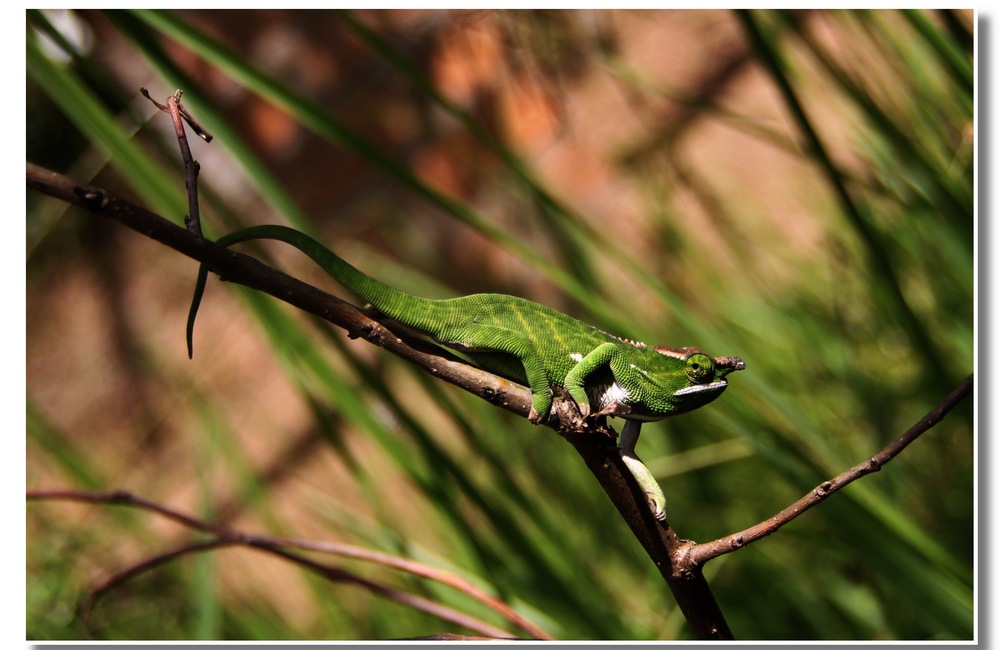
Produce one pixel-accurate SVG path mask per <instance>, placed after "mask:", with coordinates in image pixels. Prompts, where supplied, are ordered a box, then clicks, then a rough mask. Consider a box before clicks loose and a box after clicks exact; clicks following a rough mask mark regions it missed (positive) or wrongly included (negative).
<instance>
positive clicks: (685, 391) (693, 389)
mask: <svg viewBox="0 0 1000 650" xmlns="http://www.w3.org/2000/svg"><path fill="white" fill-rule="evenodd" d="M728 385H729V382H727V381H726V380H725V379H720V380H719V381H713V382H712V383H711V384H701V385H698V386H688V387H687V388H682V389H680V390H678V391H674V397H677V396H679V395H692V394H694V393H704V392H706V391H716V390H719V391H721V390H722V389H723V388H725V387H726V386H728Z"/></svg>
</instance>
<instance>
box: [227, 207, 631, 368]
mask: <svg viewBox="0 0 1000 650" xmlns="http://www.w3.org/2000/svg"><path fill="white" fill-rule="evenodd" d="M252 239H275V240H278V241H282V242H285V243H287V244H290V245H292V246H294V247H296V248H298V249H299V250H300V251H302V252H303V253H305V254H306V255H308V256H309V257H310V258H312V260H313V261H315V262H316V263H317V264H319V265H320V266H321V267H323V269H324V270H325V271H326V272H327V273H329V274H330V276H331V277H333V278H334V279H336V280H337V281H338V282H340V283H341V284H342V285H343V286H344V287H345V288H346V289H348V290H349V291H350V292H351V293H353V294H355V295H356V296H358V297H359V298H360V299H362V300H364V301H365V302H367V303H369V304H370V305H371V306H373V307H374V308H375V309H377V310H378V311H379V312H381V313H383V314H385V315H386V316H388V317H389V318H391V319H393V320H395V321H397V322H399V323H402V324H403V325H405V326H407V327H410V328H412V329H414V330H417V331H419V332H422V333H424V334H427V335H428V336H430V337H432V338H434V339H435V340H437V341H438V342H440V343H442V344H444V345H447V346H448V347H451V348H454V349H456V350H458V351H461V352H463V353H465V354H466V355H467V356H468V357H470V358H471V359H472V360H473V361H475V362H477V363H478V364H479V365H481V366H482V367H483V368H485V369H487V370H490V371H492V372H495V373H497V374H500V375H502V376H505V377H507V378H509V379H512V380H514V381H517V382H521V383H526V379H527V378H526V376H525V372H524V368H523V365H522V363H521V361H520V360H522V359H523V358H524V356H525V355H529V354H530V355H535V356H537V357H538V358H540V359H541V360H542V362H543V363H542V365H543V366H544V368H545V372H546V374H547V375H548V379H549V384H550V385H556V384H560V383H561V382H562V379H563V378H564V377H565V376H566V373H567V372H569V370H570V368H572V367H573V366H574V365H575V364H576V363H577V362H578V361H579V360H580V358H581V357H582V356H583V355H586V354H587V353H588V352H589V351H591V350H593V349H594V348H595V347H597V346H598V345H600V344H601V343H605V342H608V341H617V340H618V339H616V338H614V337H612V336H611V335H609V334H605V333H604V332H601V331H600V330H598V329H596V328H594V327H591V326H590V325H586V324H585V323H582V322H580V321H578V320H576V319H575V318H572V317H570V316H567V315H566V314H563V313H560V312H558V311H556V310H554V309H549V308H548V307H545V306H543V305H539V304H538V303H534V302H531V301H529V300H525V299H523V298H518V297H516V296H508V295H504V294H493V293H489V294H474V295H470V296H463V297H460V298H452V299H446V300H430V299H427V298H420V297H417V296H412V295H410V294H408V293H406V292H404V291H400V290H399V289H396V288H394V287H391V286H389V285H387V284H385V283H384V282H380V281H379V280H376V279H375V278H372V277H370V276H368V275H366V274H364V273H362V272H361V271H359V270H358V269H356V268H354V267H353V266H351V265H350V264H348V263H347V262H346V261H344V260H343V259H341V258H340V257H339V256H337V255H336V254H335V253H333V252H332V251H330V250H329V249H327V248H326V247H325V246H323V245H322V244H321V243H319V242H318V241H316V240H315V239H313V238H312V237H310V236H309V235H306V234H305V233H302V232H299V231H297V230H294V229H292V228H287V227H285V226H276V225H265V226H254V227H252V228H246V229H243V230H239V231H236V232H233V233H230V234H229V235H226V236H224V237H222V238H220V239H219V241H218V243H219V244H220V245H223V246H231V245H233V244H236V243H239V242H244V241H248V240H252Z"/></svg>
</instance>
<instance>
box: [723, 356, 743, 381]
mask: <svg viewBox="0 0 1000 650" xmlns="http://www.w3.org/2000/svg"><path fill="white" fill-rule="evenodd" d="M746 367H747V364H745V363H743V359H740V358H739V357H715V368H716V370H718V371H720V372H722V376H723V377H725V376H726V375H728V374H729V373H731V372H735V371H737V370H746Z"/></svg>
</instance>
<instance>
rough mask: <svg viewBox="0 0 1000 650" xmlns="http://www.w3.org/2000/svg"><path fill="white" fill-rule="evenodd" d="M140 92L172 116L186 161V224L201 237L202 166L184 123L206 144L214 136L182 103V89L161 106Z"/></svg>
mask: <svg viewBox="0 0 1000 650" xmlns="http://www.w3.org/2000/svg"><path fill="white" fill-rule="evenodd" d="M139 92H141V93H142V96H143V97H145V98H146V99H148V100H149V101H151V102H153V105H154V106H156V107H157V108H158V109H160V110H161V111H163V112H164V113H167V114H168V115H170V119H171V121H172V122H173V124H174V132H175V133H176V134H177V144H178V145H179V146H180V149H181V160H183V161H184V184H185V186H186V187H187V194H188V215H187V217H185V218H184V223H185V225H187V229H188V230H190V231H191V232H193V233H194V234H196V235H201V234H202V230H201V211H200V208H199V207H198V173H199V172H200V171H201V165H199V164H198V161H197V160H195V159H194V157H193V156H192V155H191V146H190V145H189V144H188V139H187V133H186V132H185V131H184V122H187V123H188V125H190V126H191V129H192V130H193V131H194V132H195V133H196V134H197V135H198V136H200V137H201V139H202V140H204V141H205V142H211V141H212V134H210V133H209V132H208V131H206V130H205V129H204V128H202V126H201V125H200V124H198V122H196V121H195V119H194V118H193V117H191V114H190V113H189V112H188V110H187V109H186V108H184V106H183V105H182V104H181V103H180V102H181V95H182V94H183V93H182V92H181V90H180V89H178V90H177V91H176V92H174V94H173V95H171V96H170V97H168V98H167V103H166V104H161V103H160V102H158V101H156V100H155V99H153V98H152V97H150V95H149V91H148V90H146V89H145V88H141V87H140V88H139Z"/></svg>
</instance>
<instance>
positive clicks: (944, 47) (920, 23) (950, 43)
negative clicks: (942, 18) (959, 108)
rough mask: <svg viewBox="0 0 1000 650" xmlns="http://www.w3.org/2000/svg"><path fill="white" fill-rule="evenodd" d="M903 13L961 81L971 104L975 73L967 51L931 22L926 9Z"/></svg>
mask: <svg viewBox="0 0 1000 650" xmlns="http://www.w3.org/2000/svg"><path fill="white" fill-rule="evenodd" d="M902 13H903V15H904V16H905V17H906V19H907V20H908V21H910V24H911V25H913V28H914V29H915V30H916V31H917V33H918V34H920V35H921V36H922V37H923V38H924V39H926V40H927V43H928V44H930V45H931V46H932V47H933V48H934V51H935V52H937V54H938V56H939V57H940V58H941V61H942V62H943V63H944V64H945V65H946V66H947V67H948V69H949V70H951V72H952V74H954V75H955V77H956V78H957V79H958V80H959V82H960V83H959V84H958V86H959V87H960V88H961V89H963V90H964V91H965V97H966V99H967V100H968V101H969V102H970V106H971V102H972V86H973V79H974V73H973V69H972V63H971V62H970V61H969V59H968V58H967V57H966V56H965V53H964V52H962V50H961V49H960V48H959V47H958V46H957V45H956V44H955V42H954V40H952V38H951V37H950V36H948V35H947V34H946V33H945V32H944V30H943V29H939V28H938V27H937V26H936V25H935V24H934V23H933V22H931V20H930V19H929V18H928V17H927V15H926V14H925V13H924V11H921V10H918V9H904V10H903V11H902Z"/></svg>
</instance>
